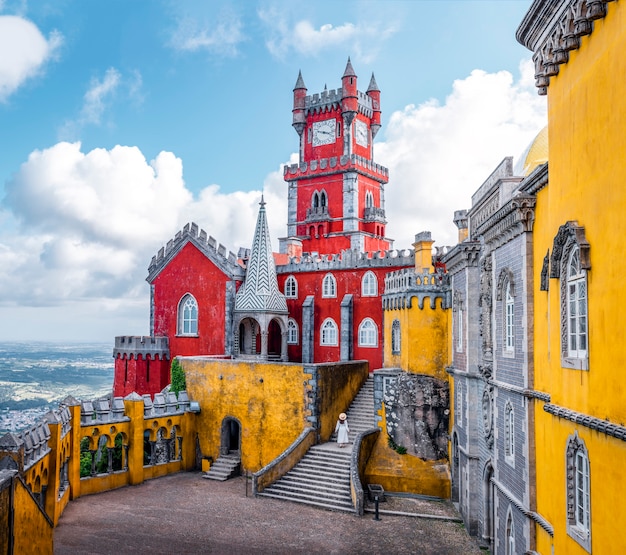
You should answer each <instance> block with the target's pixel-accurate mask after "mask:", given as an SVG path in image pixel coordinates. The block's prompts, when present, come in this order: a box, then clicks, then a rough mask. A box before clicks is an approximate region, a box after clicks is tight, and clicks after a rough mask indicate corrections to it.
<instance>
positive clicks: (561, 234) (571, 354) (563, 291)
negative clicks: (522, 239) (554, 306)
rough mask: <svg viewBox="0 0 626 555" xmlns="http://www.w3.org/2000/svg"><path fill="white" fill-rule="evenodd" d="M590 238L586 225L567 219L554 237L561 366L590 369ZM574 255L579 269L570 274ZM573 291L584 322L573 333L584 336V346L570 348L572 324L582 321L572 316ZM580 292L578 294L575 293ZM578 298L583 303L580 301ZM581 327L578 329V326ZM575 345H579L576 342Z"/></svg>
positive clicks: (552, 269)
mask: <svg viewBox="0 0 626 555" xmlns="http://www.w3.org/2000/svg"><path fill="white" fill-rule="evenodd" d="M589 250H590V246H589V242H588V241H587V239H586V238H585V228H584V227H580V226H579V225H578V224H577V222H575V221H569V222H567V223H566V224H564V225H562V226H561V227H560V228H559V231H558V233H557V235H556V237H555V238H554V242H553V247H552V256H551V258H550V277H551V278H559V279H560V285H561V287H560V290H559V291H560V299H561V366H562V367H563V368H573V369H577V370H589V312H588V304H587V301H588V287H587V285H588V280H587V272H588V271H589V270H591V260H590V254H589ZM574 257H577V264H578V272H577V273H576V274H575V275H571V272H570V267H571V264H572V262H573V258H574ZM572 293H573V294H574V295H576V298H575V299H573V300H574V301H578V302H577V303H575V304H577V305H578V306H579V307H581V306H582V307H583V308H584V316H583V318H584V322H582V325H583V326H584V329H583V332H582V334H581V333H580V332H577V333H576V334H575V337H576V339H577V341H578V340H580V339H581V335H582V336H584V340H585V347H586V348H585V349H578V348H576V349H572V348H571V339H572V334H571V331H572V330H571V326H572V323H574V324H575V325H576V326H580V325H581V319H580V317H579V316H576V315H574V316H572V314H571V308H572V305H571V304H570V297H571V294H572ZM579 294H580V296H578V295H579ZM580 302H583V303H584V304H583V305H581V304H580ZM579 331H580V330H579ZM577 347H578V345H577Z"/></svg>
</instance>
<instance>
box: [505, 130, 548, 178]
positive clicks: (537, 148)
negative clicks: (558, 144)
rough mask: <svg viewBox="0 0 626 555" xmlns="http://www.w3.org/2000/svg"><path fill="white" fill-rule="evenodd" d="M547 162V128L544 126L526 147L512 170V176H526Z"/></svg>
mask: <svg viewBox="0 0 626 555" xmlns="http://www.w3.org/2000/svg"><path fill="white" fill-rule="evenodd" d="M547 161H548V126H547V125H546V126H545V127H544V128H543V129H542V130H541V131H539V133H537V136H536V137H535V138H534V139H533V140H532V141H531V142H530V144H529V145H528V146H527V147H526V150H524V152H523V153H522V155H521V156H520V157H519V160H518V161H517V162H516V164H515V168H514V169H513V174H514V175H522V176H524V177H525V176H527V175H530V174H531V172H532V171H533V170H534V169H535V168H536V167H537V166H540V165H541V164H545V163H546V162H547Z"/></svg>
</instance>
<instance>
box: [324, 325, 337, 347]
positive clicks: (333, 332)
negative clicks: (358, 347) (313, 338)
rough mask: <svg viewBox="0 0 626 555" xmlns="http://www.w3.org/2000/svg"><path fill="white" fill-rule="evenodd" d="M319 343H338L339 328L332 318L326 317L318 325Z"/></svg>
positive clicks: (332, 344) (333, 344)
mask: <svg viewBox="0 0 626 555" xmlns="http://www.w3.org/2000/svg"><path fill="white" fill-rule="evenodd" d="M320 345H321V346H324V347H336V346H337V345H339V330H338V328H337V324H336V323H335V321H334V320H333V319H332V318H326V320H324V322H322V325H321V327H320Z"/></svg>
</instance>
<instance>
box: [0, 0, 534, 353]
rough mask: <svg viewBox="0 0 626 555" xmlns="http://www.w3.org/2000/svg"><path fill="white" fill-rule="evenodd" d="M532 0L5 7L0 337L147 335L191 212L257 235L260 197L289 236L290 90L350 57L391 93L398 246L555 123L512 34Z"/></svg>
mask: <svg viewBox="0 0 626 555" xmlns="http://www.w3.org/2000/svg"><path fill="white" fill-rule="evenodd" d="M530 3H531V2H530V0H484V1H472V0H450V1H446V0H431V1H429V0H424V1H420V0H404V1H394V0H385V1H381V0H363V1H359V2H356V1H347V0H346V1H341V2H337V1H336V0H335V1H324V0H318V1H316V2H307V3H304V2H293V1H290V0H282V1H281V0H277V1H261V2H254V1H251V0H245V1H239V2H237V1H233V2H226V1H224V2H222V1H211V2H208V1H200V0H197V1H186V2H174V1H159V0H152V1H147V0H145V1H142V0H135V1H132V2H129V1H124V2H122V1H118V0H107V1H106V2H103V1H96V0H92V1H90V2H81V1H79V0H49V1H48V0H38V1H37V2H34V1H31V2H28V1H27V0H21V1H12V0H0V145H1V147H2V155H1V156H0V198H1V199H2V200H1V201H0V313H4V315H5V318H3V319H2V320H3V321H2V322H0V339H25V340H26V339H42V340H47V339H54V340H71V339H78V340H103V341H112V339H113V337H114V336H115V335H124V334H147V333H148V332H149V330H148V325H149V307H148V285H147V284H146V282H145V281H144V280H145V276H146V273H147V266H148V264H149V262H150V259H151V257H152V256H153V254H155V253H156V251H157V250H158V248H159V247H160V246H161V245H163V244H165V243H166V242H167V241H168V240H169V239H170V238H171V237H172V236H173V235H174V233H175V232H176V231H177V230H178V229H180V228H181V227H182V226H183V225H184V224H185V223H186V222H188V221H195V222H197V223H198V225H199V226H200V227H202V228H204V229H206V231H207V232H208V233H209V234H210V235H213V236H214V237H215V238H216V239H217V240H218V241H220V242H222V243H224V244H225V245H226V246H227V247H228V248H229V249H231V250H233V251H235V252H236V250H237V248H238V247H240V246H249V243H250V241H251V238H252V232H253V226H254V220H255V218H256V210H257V208H258V201H259V198H260V194H261V192H262V191H263V192H264V193H265V195H266V200H267V201H268V206H267V210H268V218H269V221H270V226H271V229H272V236H273V240H274V241H275V242H274V247H275V248H276V247H277V237H279V236H283V235H284V234H285V233H286V215H287V212H286V198H285V197H286V195H285V193H286V186H285V184H284V182H283V181H282V177H281V175H282V172H281V167H282V165H283V164H284V163H287V162H289V161H290V160H292V161H293V159H294V158H293V156H294V152H296V151H297V135H296V133H295V132H294V130H293V129H292V127H291V108H292V89H293V86H294V84H295V81H296V78H297V75H298V71H299V70H302V75H303V77H304V81H305V83H306V85H307V87H308V89H309V93H314V92H320V91H321V90H322V89H323V88H324V86H325V85H327V86H328V87H329V88H337V87H338V86H339V85H340V82H341V81H340V79H341V75H342V73H343V70H344V68H345V64H346V60H347V58H348V56H350V57H351V60H352V63H353V66H354V69H355V70H356V73H357V75H358V77H359V86H360V88H361V89H362V90H364V89H365V88H366V87H367V84H368V82H369V77H370V75H371V73H372V71H373V72H374V73H375V75H376V80H377V82H378V85H379V87H380V89H381V91H382V93H381V95H382V96H381V104H382V110H383V127H382V129H381V132H380V133H379V134H378V136H377V139H376V146H375V158H376V160H377V161H378V162H380V163H382V164H384V165H386V166H388V167H389V169H390V182H389V185H388V186H387V190H386V195H387V197H386V199H387V218H388V220H389V225H388V233H389V235H390V236H391V237H393V238H394V239H395V240H396V243H395V246H396V247H398V248H409V247H410V243H411V242H412V239H413V235H414V234H415V233H417V232H420V231H423V230H431V231H432V232H433V237H434V239H435V240H436V241H437V244H452V243H453V242H454V240H455V236H456V229H455V228H454V226H453V224H452V214H453V212H454V210H457V209H460V208H468V207H469V206H470V197H471V194H472V192H473V191H474V190H475V189H476V188H478V186H479V185H480V184H481V183H482V181H483V180H484V179H485V178H486V177H487V176H488V175H489V173H490V172H491V170H492V169H493V168H494V167H495V166H496V165H497V163H498V162H499V161H500V160H501V159H502V158H503V157H504V156H507V155H511V156H517V155H518V154H519V153H520V152H521V151H522V150H523V149H524V147H525V146H526V145H527V144H528V142H529V141H530V140H531V139H532V137H533V136H534V135H535V134H536V133H537V132H538V131H539V130H540V129H541V127H543V125H545V99H543V98H541V97H538V96H537V95H536V92H535V90H534V87H533V79H532V66H531V65H530V63H529V60H530V52H528V51H526V50H525V49H524V48H523V47H522V46H520V45H519V44H518V43H517V42H516V41H515V37H514V34H515V30H516V28H517V26H518V24H519V23H520V22H521V20H522V18H523V16H524V14H525V12H526V10H527V9H528V8H529V6H530Z"/></svg>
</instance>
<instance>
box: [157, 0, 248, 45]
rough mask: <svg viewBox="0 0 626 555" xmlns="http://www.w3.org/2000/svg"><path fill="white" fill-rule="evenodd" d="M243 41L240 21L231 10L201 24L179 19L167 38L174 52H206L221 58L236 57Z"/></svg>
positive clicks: (197, 20) (191, 20)
mask: <svg viewBox="0 0 626 555" xmlns="http://www.w3.org/2000/svg"><path fill="white" fill-rule="evenodd" d="M244 40H245V35H244V33H243V24H242V22H241V19H240V18H239V17H238V16H237V15H236V14H234V13H233V12H231V11H230V10H226V9H224V10H222V11H221V12H220V13H219V14H217V15H216V16H214V17H212V18H210V19H208V20H204V22H200V20H199V18H197V17H191V16H187V17H180V18H179V19H178V21H177V25H176V29H175V30H174V32H173V33H172V36H171V38H170V42H169V44H170V46H171V47H172V48H174V49H176V50H181V51H187V52H196V51H207V52H209V53H211V54H216V55H220V56H228V57H232V56H236V55H237V54H238V46H239V44H240V43H241V42H242V41H244Z"/></svg>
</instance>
